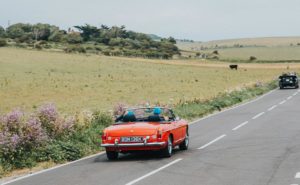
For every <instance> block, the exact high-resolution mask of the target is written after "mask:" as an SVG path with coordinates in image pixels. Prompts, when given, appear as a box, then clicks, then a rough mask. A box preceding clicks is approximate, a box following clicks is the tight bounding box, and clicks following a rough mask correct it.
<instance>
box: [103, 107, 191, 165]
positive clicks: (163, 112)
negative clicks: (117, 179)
mask: <svg viewBox="0 0 300 185" xmlns="http://www.w3.org/2000/svg"><path fill="white" fill-rule="evenodd" d="M188 145H189V131H188V123H187V121H185V120H182V119H179V118H178V117H176V116H175V115H174V113H173V111H172V110H171V109H168V108H161V107H154V108H135V109H127V110H126V111H125V112H124V113H123V114H122V115H121V116H119V117H118V118H117V119H116V123H115V124H113V125H112V126H109V127H107V128H106V129H104V131H103V134H102V144H101V146H102V147H105V149H106V155H107V158H108V159H110V160H114V159H117V158H118V156H119V153H120V152H121V153H130V152H135V151H145V150H156V151H158V150H159V151H161V154H162V155H163V156H164V157H170V156H171V155H172V151H173V148H174V147H175V146H179V148H180V149H181V150H187V149H188Z"/></svg>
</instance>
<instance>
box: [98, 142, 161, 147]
mask: <svg viewBox="0 0 300 185" xmlns="http://www.w3.org/2000/svg"><path fill="white" fill-rule="evenodd" d="M164 144H166V142H152V143H146V142H144V143H115V144H101V146H102V147H139V146H162V145H164Z"/></svg>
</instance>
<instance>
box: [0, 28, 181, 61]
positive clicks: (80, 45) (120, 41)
mask: <svg viewBox="0 0 300 185" xmlns="http://www.w3.org/2000/svg"><path fill="white" fill-rule="evenodd" d="M74 30H75V31H74ZM0 38H2V42H3V39H10V40H13V41H14V42H15V43H27V44H29V45H30V44H31V45H35V44H37V43H38V44H39V45H37V46H38V47H39V48H41V47H42V46H43V45H47V43H60V44H64V46H65V51H66V52H74V51H75V52H86V51H87V50H92V49H96V50H97V51H98V52H101V53H102V54H104V55H113V56H135V57H147V58H163V59H169V58H172V57H173V55H177V54H180V52H179V49H178V48H177V47H176V45H175V44H176V40H175V39H174V38H172V37H169V38H162V39H161V40H159V41H155V40H153V39H151V37H150V36H149V35H147V34H144V33H138V32H134V31H130V30H126V28H125V26H112V27H109V26H106V25H101V26H100V27H96V26H92V25H89V24H85V25H78V26H74V28H73V29H71V28H69V29H68V30H62V29H60V28H59V27H58V26H55V25H50V24H42V23H38V24H24V23H17V24H13V25H11V26H9V27H7V28H6V29H4V28H3V27H1V26H0ZM40 43H42V44H40ZM0 44H1V43H0ZM48 46H49V45H48ZM85 46H86V47H85ZM92 46H93V47H92Z"/></svg>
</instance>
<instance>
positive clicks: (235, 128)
mask: <svg viewBox="0 0 300 185" xmlns="http://www.w3.org/2000/svg"><path fill="white" fill-rule="evenodd" d="M248 123H249V121H245V122H244V123H241V124H239V125H238V126H236V127H234V128H233V129H232V130H233V131H235V130H237V129H239V128H241V127H242V126H244V125H246V124H248Z"/></svg>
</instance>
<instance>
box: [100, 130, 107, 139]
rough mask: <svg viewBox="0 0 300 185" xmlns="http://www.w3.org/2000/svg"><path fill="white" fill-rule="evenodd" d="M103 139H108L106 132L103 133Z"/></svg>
mask: <svg viewBox="0 0 300 185" xmlns="http://www.w3.org/2000/svg"><path fill="white" fill-rule="evenodd" d="M101 138H102V141H104V140H106V139H107V135H106V133H105V132H103V134H102V137H101Z"/></svg>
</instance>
